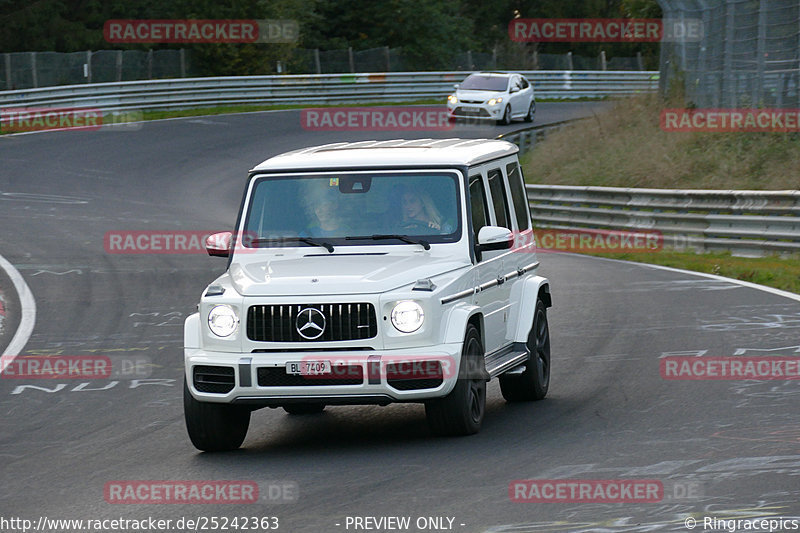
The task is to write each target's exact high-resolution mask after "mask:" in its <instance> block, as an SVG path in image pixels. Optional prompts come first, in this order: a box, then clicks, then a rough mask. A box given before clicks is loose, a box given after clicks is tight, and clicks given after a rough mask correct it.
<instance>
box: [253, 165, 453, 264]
mask: <svg viewBox="0 0 800 533" xmlns="http://www.w3.org/2000/svg"><path fill="white" fill-rule="evenodd" d="M457 184H458V181H457V178H456V175H455V174H454V173H446V172H424V173H398V172H382V173H342V174H325V175H315V176H305V175H301V176H298V175H293V176H285V177H284V176H277V177H276V176H273V177H258V178H256V179H255V181H254V184H253V187H252V189H251V193H250V201H249V202H248V207H247V213H246V216H245V220H244V224H243V226H242V230H243V231H244V235H245V236H246V237H245V238H244V239H243V244H244V245H245V246H248V247H280V246H315V245H316V246H324V245H326V244H332V245H335V246H337V247H338V246H345V245H350V246H352V245H369V244H398V245H399V244H406V245H407V244H412V243H415V242H418V241H421V242H424V243H425V244H424V245H425V246H427V244H432V243H444V242H456V241H458V239H459V235H460V229H461V221H460V215H459V209H458V206H459V205H460V201H459V193H458V186H457ZM376 237H377V238H376ZM323 253H324V252H323Z"/></svg>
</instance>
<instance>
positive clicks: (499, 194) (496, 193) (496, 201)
mask: <svg viewBox="0 0 800 533" xmlns="http://www.w3.org/2000/svg"><path fill="white" fill-rule="evenodd" d="M488 177H489V192H491V193H492V204H493V207H494V218H495V220H496V221H497V225H498V226H503V227H504V228H508V229H511V220H510V219H509V217H508V199H507V198H506V188H505V187H504V186H503V173H502V172H500V169H499V168H494V169H492V170H490V171H489V173H488Z"/></svg>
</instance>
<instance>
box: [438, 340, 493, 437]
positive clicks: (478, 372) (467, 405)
mask: <svg viewBox="0 0 800 533" xmlns="http://www.w3.org/2000/svg"><path fill="white" fill-rule="evenodd" d="M483 355H484V354H483V345H482V344H481V336H480V334H479V333H478V329H477V328H476V327H475V326H473V325H472V324H470V325H469V326H468V327H467V333H466V335H465V336H464V347H463V348H462V350H461V359H462V361H461V367H460V368H459V372H458V381H457V382H456V386H455V387H454V388H453V390H452V391H451V392H450V394H448V395H447V396H445V397H444V398H437V399H435V400H430V401H428V402H427V403H426V404H425V415H426V416H427V418H428V426H429V427H430V429H431V431H432V432H433V433H434V434H435V435H441V436H456V435H472V434H473V433H477V432H478V431H479V430H480V429H481V423H482V422H483V415H484V412H485V411H486V371H485V370H484V368H483Z"/></svg>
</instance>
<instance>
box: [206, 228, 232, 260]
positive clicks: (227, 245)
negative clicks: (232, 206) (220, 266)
mask: <svg viewBox="0 0 800 533" xmlns="http://www.w3.org/2000/svg"><path fill="white" fill-rule="evenodd" d="M231 239H233V233H231V232H230V231H223V232H221V233H214V234H212V235H209V236H208V237H206V252H208V255H210V256H212V257H229V256H230V255H231Z"/></svg>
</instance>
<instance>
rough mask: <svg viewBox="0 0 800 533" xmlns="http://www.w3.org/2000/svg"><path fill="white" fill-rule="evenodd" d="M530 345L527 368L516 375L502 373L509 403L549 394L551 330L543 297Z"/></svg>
mask: <svg viewBox="0 0 800 533" xmlns="http://www.w3.org/2000/svg"><path fill="white" fill-rule="evenodd" d="M527 346H528V351H529V352H530V353H529V355H528V360H527V361H526V362H525V371H524V372H523V373H522V374H520V375H516V376H508V375H503V376H500V392H502V393H503V398H505V399H506V401H507V402H528V401H536V400H541V399H543V398H544V397H545V396H547V390H548V388H549V387H550V330H549V328H548V326H547V309H546V308H545V306H544V302H543V301H542V300H538V299H537V300H536V311H535V313H534V318H533V326H532V327H531V331H530V333H529V334H528V342H527Z"/></svg>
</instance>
